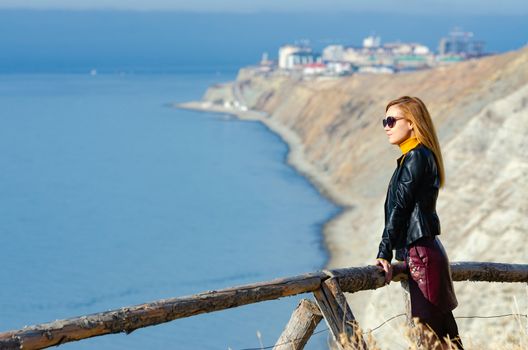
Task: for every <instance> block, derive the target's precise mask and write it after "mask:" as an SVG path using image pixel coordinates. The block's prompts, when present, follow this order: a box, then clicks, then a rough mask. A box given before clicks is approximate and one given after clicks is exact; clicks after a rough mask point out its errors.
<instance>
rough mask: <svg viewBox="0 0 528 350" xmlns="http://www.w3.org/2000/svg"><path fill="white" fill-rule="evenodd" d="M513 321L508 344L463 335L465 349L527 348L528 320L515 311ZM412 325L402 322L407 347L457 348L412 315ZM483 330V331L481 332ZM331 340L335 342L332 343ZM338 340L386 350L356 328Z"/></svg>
mask: <svg viewBox="0 0 528 350" xmlns="http://www.w3.org/2000/svg"><path fill="white" fill-rule="evenodd" d="M514 317H515V322H516V323H517V324H518V332H516V333H515V334H512V335H511V337H508V339H509V342H508V344H495V343H489V342H487V341H486V340H485V339H481V340H478V341H473V340H472V339H470V338H468V339H466V338H464V337H462V342H463V346H464V349H465V350H486V349H489V350H492V349H493V350H523V349H528V320H527V319H526V318H523V317H522V316H520V313H519V312H517V313H516V316H514ZM413 321H414V324H415V326H414V327H410V326H404V328H403V330H402V333H401V334H402V338H403V339H404V340H405V342H406V346H407V347H406V348H405V349H408V350H457V349H458V347H457V345H456V344H455V343H454V342H453V341H452V340H450V339H449V338H445V339H442V340H443V341H441V339H439V338H438V336H437V335H436V334H435V333H434V332H432V331H431V330H430V328H428V327H427V326H424V325H422V324H420V322H419V320H418V319H417V318H415V319H414V320H413ZM483 334H484V332H483ZM332 343H334V344H332ZM340 343H341V345H342V347H343V348H344V349H345V350H367V349H368V350H386V349H381V348H380V347H379V346H378V345H377V343H376V340H375V337H374V335H373V334H372V332H363V331H362V330H361V329H360V328H356V331H355V333H354V334H353V336H347V335H345V334H341V336H340ZM329 348H330V349H337V345H336V344H335V342H329Z"/></svg>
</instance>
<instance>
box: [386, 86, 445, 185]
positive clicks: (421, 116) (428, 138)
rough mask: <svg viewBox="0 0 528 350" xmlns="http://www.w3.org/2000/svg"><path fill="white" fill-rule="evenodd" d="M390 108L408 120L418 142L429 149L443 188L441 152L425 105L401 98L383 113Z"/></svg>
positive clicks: (389, 105) (413, 98)
mask: <svg viewBox="0 0 528 350" xmlns="http://www.w3.org/2000/svg"><path fill="white" fill-rule="evenodd" d="M391 106H398V108H399V109H400V110H401V111H402V112H403V115H404V116H405V118H406V119H408V120H410V121H411V123H412V124H413V125H414V126H415V127H414V134H415V136H416V138H417V139H418V141H419V142H420V143H422V144H423V145H424V146H426V147H427V148H429V149H430V150H431V151H432V152H433V154H434V156H435V158H436V165H437V167H438V174H439V176H440V187H443V186H444V182H445V171H444V161H443V159H442V151H441V150H440V143H439V142H438V137H437V136H436V130H435V127H434V124H433V120H432V119H431V115H430V114H429V111H428V110H427V107H425V104H424V103H423V102H422V100H420V99H419V98H418V97H410V96H402V97H400V98H397V99H395V100H392V101H390V102H389V103H388V104H387V107H386V108H385V112H387V111H388V110H389V108H390V107H391Z"/></svg>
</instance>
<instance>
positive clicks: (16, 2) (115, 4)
mask: <svg viewBox="0 0 528 350" xmlns="http://www.w3.org/2000/svg"><path fill="white" fill-rule="evenodd" d="M2 8H4V9H5V8H20V9H21V8H24V9H75V10H85V9H92V10H93V9H105V10H108V9H118V10H143V11H149V10H173V11H178V10H180V11H193V12H261V11H271V12H320V11H324V12H330V13H332V12H342V11H351V12H365V11H368V12H385V13H386V12H391V13H409V14H416V13H423V14H449V13H458V14H473V15H475V14H495V15H497V14H502V15H514V14H516V15H519V14H528V1H526V0H502V1H495V0H376V1H373V0H324V1H321V0H288V1H284V0H193V1H188V0H74V1H72V0H0V9H2Z"/></svg>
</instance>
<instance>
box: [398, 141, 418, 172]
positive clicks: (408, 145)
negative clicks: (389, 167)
mask: <svg viewBox="0 0 528 350" xmlns="http://www.w3.org/2000/svg"><path fill="white" fill-rule="evenodd" d="M419 144H420V141H418V139H417V138H416V137H415V136H412V137H409V138H408V139H407V140H405V141H403V142H402V143H400V150H401V151H402V153H403V155H402V156H401V157H400V158H398V165H399V164H401V163H402V162H403V158H405V155H406V154H407V153H409V151H410V150H412V149H413V148H415V147H416V146H418V145H419Z"/></svg>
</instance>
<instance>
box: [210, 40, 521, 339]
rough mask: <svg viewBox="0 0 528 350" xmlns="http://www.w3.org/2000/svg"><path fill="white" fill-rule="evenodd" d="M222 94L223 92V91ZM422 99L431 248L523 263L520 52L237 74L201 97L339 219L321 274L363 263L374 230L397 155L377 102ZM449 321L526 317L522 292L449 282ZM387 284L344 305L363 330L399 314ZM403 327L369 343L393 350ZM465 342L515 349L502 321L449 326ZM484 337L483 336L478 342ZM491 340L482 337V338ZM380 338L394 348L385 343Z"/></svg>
mask: <svg viewBox="0 0 528 350" xmlns="http://www.w3.org/2000/svg"><path fill="white" fill-rule="evenodd" d="M233 91H234V93H233ZM406 94H409V95H412V96H418V97H420V98H422V99H423V100H424V101H425V103H426V104H427V105H428V107H429V109H430V112H431V114H432V117H433V119H434V122H435V125H436V128H437V131H438V134H439V138H440V142H441V145H442V150H443V156H444V161H445V166H446V174H447V182H446V186H445V188H444V189H443V190H441V192H440V195H439V200H438V214H439V217H440V220H441V225H442V235H441V240H442V242H443V243H444V246H445V247H446V250H447V252H448V254H449V257H450V259H451V261H464V260H473V261H496V262H515V263H527V262H528V251H527V243H528V240H527V235H528V155H527V152H528V48H524V49H521V50H519V51H516V52H510V53H506V54H503V55H500V56H493V57H488V58H485V59H481V60H477V61H468V62H463V63H459V64H456V65H453V66H449V67H441V68H437V69H434V70H429V71H423V72H415V73H407V74H399V75H354V76H350V77H347V78H340V79H315V80H299V79H293V78H291V77H286V76H274V77H264V76H259V75H255V74H254V73H253V71H252V70H249V69H243V70H241V71H240V74H239V76H238V78H237V81H236V82H233V83H226V84H223V85H218V86H215V87H212V88H210V89H209V90H208V91H207V93H206V94H205V96H204V100H208V101H214V100H217V101H224V100H232V99H238V100H241V102H243V103H244V104H246V105H248V106H249V107H250V108H252V109H255V110H258V111H263V112H265V114H262V113H261V114H258V115H254V114H253V115H252V114H251V112H249V113H246V112H241V113H238V114H239V116H240V117H242V118H245V117H247V118H251V119H259V120H262V121H263V122H264V123H266V124H267V125H269V126H270V127H271V128H272V129H273V130H274V131H275V132H277V133H278V134H280V135H281V136H282V137H284V138H285V140H286V141H287V142H288V143H290V145H291V147H292V155H290V159H289V161H290V163H292V165H294V166H296V167H297V168H298V169H300V170H301V172H303V173H304V174H305V175H307V176H308V177H309V178H310V179H312V181H314V182H315V183H316V184H317V185H318V186H319V188H320V189H321V191H322V192H323V193H324V194H326V195H328V196H329V197H331V198H332V199H333V200H335V201H336V202H338V203H340V204H342V205H345V206H347V208H348V209H347V210H346V211H345V212H344V213H343V214H342V215H340V216H339V217H337V218H334V219H333V220H332V221H330V222H329V223H327V225H326V226H325V229H324V234H325V241H326V244H327V247H328V249H329V251H330V253H331V260H330V261H329V263H328V267H332V268H333V267H344V266H357V265H364V264H372V263H373V260H374V257H375V255H376V252H377V246H378V242H379V237H380V235H381V232H382V229H383V201H384V199H385V197H384V196H385V191H386V188H387V184H388V180H389V178H390V175H391V173H392V171H393V170H394V167H395V166H396V162H395V159H396V158H397V157H398V156H399V150H398V149H397V148H396V147H394V146H391V145H390V144H389V143H388V142H387V140H386V138H385V135H384V133H383V130H382V128H381V118H382V116H383V115H384V107H385V104H386V103H387V102H388V101H389V100H390V99H393V98H395V97H399V96H401V95H406ZM455 288H456V292H457V296H458V299H459V307H458V308H457V309H456V310H455V316H468V315H492V314H505V313H509V312H511V311H512V307H513V306H514V299H515V298H516V299H517V303H518V304H519V306H520V308H521V312H523V313H526V311H527V309H528V293H527V287H526V286H524V285H513V284H493V285H492V284H486V283H461V282H457V283H456V284H455ZM401 293H402V292H401V290H400V287H399V285H398V284H391V286H389V287H388V288H382V289H380V290H377V291H373V292H361V293H357V294H354V295H349V296H348V297H349V301H350V303H351V306H352V309H353V310H354V313H355V314H356V316H357V318H358V320H359V322H360V324H361V325H362V326H363V327H364V328H373V327H375V326H376V325H377V324H379V323H380V322H381V321H383V320H384V319H387V318H389V317H390V316H393V315H395V314H398V313H401V312H402V311H403V302H402V294H401ZM402 323H403V318H400V319H399V320H398V321H393V322H392V323H391V324H390V325H389V326H385V327H383V328H382V329H380V330H379V331H376V332H375V333H374V334H375V335H376V338H377V339H378V340H379V341H380V343H382V345H383V348H397V346H396V344H404V342H403V341H401V340H398V334H397V333H395V331H398V327H399V325H400V324H402ZM458 323H459V327H460V331H461V334H462V336H463V337H464V339H465V340H466V342H468V343H469V339H472V340H473V341H474V342H477V343H478V342H486V343H487V348H492V347H490V345H489V344H490V342H504V341H506V342H509V343H512V342H514V341H515V336H514V335H515V331H516V330H517V331H518V327H519V326H518V324H517V323H516V322H515V320H514V319H513V318H511V317H507V318H497V319H459V320H458ZM484 330H487V331H486V332H485V333H487V332H489V334H486V335H483V332H484ZM490 338H491V339H490ZM389 339H393V340H394V339H396V341H395V343H394V341H393V342H392V343H391V340H389Z"/></svg>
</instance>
